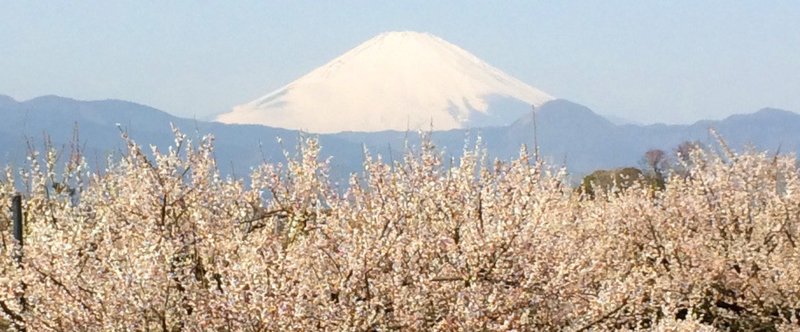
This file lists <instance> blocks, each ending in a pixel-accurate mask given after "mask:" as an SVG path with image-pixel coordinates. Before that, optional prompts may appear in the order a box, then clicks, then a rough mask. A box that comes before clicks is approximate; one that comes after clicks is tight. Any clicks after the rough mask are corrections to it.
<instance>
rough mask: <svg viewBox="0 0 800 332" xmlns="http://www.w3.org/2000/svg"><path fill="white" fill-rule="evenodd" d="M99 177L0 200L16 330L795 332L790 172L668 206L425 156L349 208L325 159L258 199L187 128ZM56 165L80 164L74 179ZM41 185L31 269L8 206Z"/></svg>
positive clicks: (370, 174)
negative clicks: (226, 174) (150, 153)
mask: <svg viewBox="0 0 800 332" xmlns="http://www.w3.org/2000/svg"><path fill="white" fill-rule="evenodd" d="M124 139H125V141H126V142H127V143H128V148H129V150H128V152H127V154H126V155H125V156H124V157H122V158H121V159H120V160H119V161H109V163H110V166H109V167H108V168H107V169H106V170H104V171H103V172H101V173H92V172H90V171H89V170H88V168H87V166H86V163H85V162H84V160H83V159H82V158H81V156H80V153H79V151H73V153H72V154H71V156H70V155H68V154H69V151H64V152H63V153H64V155H63V156H61V158H58V157H59V156H58V155H57V154H58V152H57V151H55V150H47V151H46V153H45V154H44V155H42V156H37V155H33V156H32V158H31V159H30V165H28V166H27V167H24V168H20V169H12V168H8V169H7V171H6V173H7V174H6V179H5V180H3V181H2V182H1V183H0V201H2V202H3V204H5V206H6V207H5V208H4V209H3V213H2V215H1V216H0V217H1V218H2V219H1V220H0V233H2V243H0V245H2V247H0V313H1V314H2V320H3V321H4V323H1V324H6V325H8V326H9V328H12V329H18V330H21V329H27V330H28V331H76V330H80V331H113V330H116V331H123V330H126V331H127V330H137V331H139V330H140V331H145V330H147V331H150V330H154V331H276V330H307V331H313V330H353V331H362V330H375V331H386V330H412V331H413V330H417V331H428V330H442V331H453V330H456V331H457V330H462V331H471V330H512V329H516V330H573V331H581V330H606V329H632V330H635V329H644V330H651V329H654V330H660V331H675V330H704V329H705V330H714V329H722V330H758V329H761V330H767V331H769V330H796V329H798V328H800V325H798V318H800V317H799V316H800V249H798V247H797V246H798V245H800V243H798V242H800V178H798V176H799V175H800V173H798V168H797V162H796V159H795V158H794V157H790V156H777V157H774V156H767V155H765V154H759V153H754V152H748V153H744V154H734V153H727V154H725V153H722V154H715V153H709V152H706V151H702V150H695V151H693V152H692V154H691V156H689V158H686V160H687V161H686V162H685V164H684V165H683V171H682V172H679V173H680V174H678V173H676V175H674V176H672V177H670V178H669V179H668V180H667V183H666V189H665V190H663V191H654V190H653V189H651V188H648V187H644V188H639V187H634V188H629V189H627V190H624V191H615V192H611V193H606V194H603V193H596V195H595V197H594V199H589V198H588V197H585V196H581V195H580V194H577V193H576V191H575V190H573V189H572V188H571V187H569V186H568V185H567V181H566V178H565V176H566V175H565V174H564V173H563V172H562V171H557V170H555V171H551V170H550V169H549V168H547V167H546V166H544V165H541V164H537V163H535V162H533V161H532V160H529V159H528V157H527V156H526V155H527V153H526V152H525V151H524V150H523V151H522V152H521V157H520V158H519V159H517V160H513V161H509V162H490V161H487V160H486V158H485V154H484V152H482V150H481V149H480V148H475V149H466V150H465V152H464V153H463V156H462V157H461V158H460V160H457V161H455V162H451V161H450V160H444V161H443V160H442V155H441V154H440V153H438V152H437V151H436V149H435V148H434V147H433V146H432V145H430V144H429V143H425V144H423V146H422V147H420V148H419V149H418V150H417V151H413V152H409V153H408V154H407V155H406V157H405V159H404V160H402V161H399V162H395V163H394V164H389V163H386V162H383V161H382V160H381V159H380V158H379V157H370V156H369V155H368V154H367V159H366V161H365V163H364V170H363V173H362V174H358V175H354V176H353V177H352V178H351V179H350V183H349V186H347V187H348V189H346V190H341V189H340V187H341V186H336V185H334V184H331V183H330V182H329V180H328V178H327V171H328V164H327V162H324V161H320V159H319V158H318V157H319V150H320V148H319V146H318V145H317V141H315V140H313V139H308V140H304V141H303V143H302V145H301V147H300V150H301V152H300V153H299V155H298V156H296V157H291V156H289V158H288V159H289V162H288V163H287V164H285V165H271V164H264V165H261V166H259V167H257V168H255V169H254V170H253V171H252V174H251V176H250V179H249V181H247V183H248V184H247V185H246V184H245V183H246V182H245V181H243V180H240V179H228V178H222V177H221V176H220V174H219V172H218V171H217V168H216V165H215V163H214V157H213V153H212V152H213V149H212V140H211V139H210V138H205V139H203V140H202V141H201V142H199V144H196V145H195V144H192V142H190V140H188V139H186V137H185V136H184V135H183V134H181V133H179V132H177V131H176V141H175V146H173V147H171V148H170V149H169V150H168V151H156V150H155V149H154V155H155V157H153V158H148V157H146V156H145V154H143V153H142V152H141V150H140V148H139V147H138V146H137V145H136V144H135V143H134V142H133V141H131V140H130V139H128V138H127V137H124ZM57 159H62V160H65V161H66V166H65V167H64V168H63V169H62V168H61V167H62V166H59V165H58V164H57V163H56V160H57ZM15 182H16V183H18V184H20V183H21V184H24V187H25V189H24V190H23V192H24V194H25V198H24V211H25V214H26V231H25V246H24V256H23V258H22V261H21V264H17V263H16V262H15V260H14V242H13V240H12V239H11V237H10V231H9V230H8V225H9V223H10V222H9V221H10V218H11V216H10V212H8V211H9V206H10V202H11V196H12V195H13V193H14V192H15V190H16V189H15V186H14V183H15Z"/></svg>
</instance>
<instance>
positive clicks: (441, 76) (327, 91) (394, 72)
mask: <svg viewBox="0 0 800 332" xmlns="http://www.w3.org/2000/svg"><path fill="white" fill-rule="evenodd" d="M551 99H553V98H552V97H551V96H550V95H548V94H546V93H544V92H542V91H539V90H537V89H536V88H533V87H531V86H529V85H527V84H525V83H523V82H521V81H519V80H517V79H515V78H513V77H511V76H509V75H507V74H505V73H503V72H502V71H500V70H498V69H497V68H494V67H492V66H490V65H489V64H487V63H485V62H483V61H481V60H480V59H478V58H477V57H475V56H474V55H472V54H470V53H469V52H467V51H465V50H463V49H461V48H459V47H458V46H455V45H453V44H450V43H448V42H446V41H444V40H443V39H441V38H439V37H436V36H433V35H430V34H426V33H418V32H387V33H383V34H380V35H378V36H376V37H374V38H372V39H370V40H368V41H366V42H364V43H363V44H361V45H359V46H357V47H356V48H354V49H352V50H350V51H348V52H347V53H345V54H344V55H342V56H340V57H338V58H336V59H334V60H333V61H331V62H329V63H328V64H326V65H324V66H322V67H319V68H317V69H316V70H314V71H312V72H310V73H309V74H307V75H305V76H303V77H301V78H300V79H298V80H296V81H294V82H292V83H290V84H288V85H286V86H284V87H283V88H281V89H278V90H277V91H275V92H272V93H270V94H268V95H266V96H264V97H261V98H258V99H256V100H254V101H252V102H250V103H247V104H244V105H240V106H237V107H235V108H234V109H233V111H232V112H229V113H225V114H222V115H220V116H218V117H217V121H220V122H223V123H241V124H263V125H268V126H274V127H282V128H289V129H301V130H306V131H309V132H314V133H335V132H341V131H367V132H369V131H381V130H408V129H411V130H415V129H420V128H423V129H428V128H429V127H430V126H432V127H433V129H434V130H448V129H455V128H466V127H479V126H499V125H507V124H510V123H512V122H513V121H514V120H516V119H517V118H519V116H520V115H521V113H522V112H528V111H530V105H531V104H533V105H536V106H539V105H541V104H543V103H545V102H547V101H549V100H551ZM492 106H496V107H492Z"/></svg>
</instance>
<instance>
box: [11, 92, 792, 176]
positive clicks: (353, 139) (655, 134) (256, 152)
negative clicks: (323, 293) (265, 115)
mask: <svg viewBox="0 0 800 332" xmlns="http://www.w3.org/2000/svg"><path fill="white" fill-rule="evenodd" d="M536 112H537V113H536V128H537V131H538V132H537V141H538V143H539V146H540V151H541V154H542V156H543V158H544V159H545V160H547V161H549V162H550V163H551V164H556V165H565V166H566V167H567V169H568V170H569V171H570V173H572V174H573V175H575V176H576V177H579V176H582V175H584V174H587V173H589V172H591V171H593V170H596V169H607V168H614V167H622V166H637V165H638V164H639V161H640V160H641V157H642V156H643V154H644V153H645V152H646V151H647V150H649V149H653V148H659V149H663V150H665V151H668V152H670V151H672V149H673V148H674V147H676V146H677V145H678V144H680V143H681V142H683V141H700V142H702V143H711V144H713V143H714V142H713V138H712V137H710V135H709V131H708V129H709V128H715V129H716V130H717V131H718V132H719V133H720V134H721V135H722V136H723V137H725V139H726V140H727V142H728V144H729V145H731V146H732V147H734V148H739V149H741V148H743V147H744V146H745V145H752V146H753V147H754V148H756V149H759V150H769V151H776V150H777V149H778V148H780V150H781V152H797V151H798V148H799V147H800V115H799V114H797V113H793V112H790V111H785V110H779V109H770V108H765V109H762V110H760V111H757V112H755V113H752V114H743V115H733V116H730V117H728V118H726V119H724V120H721V121H699V122H697V123H694V124H692V125H662V124H656V125H645V126H641V125H632V124H627V125H616V124H614V123H612V122H610V121H608V120H607V119H605V118H603V117H602V116H600V115H598V114H596V113H594V112H592V110H590V109H588V108H587V107H584V106H582V105H579V104H576V103H573V102H570V101H566V100H554V101H551V102H548V103H546V104H544V105H542V106H541V107H540V108H538V109H537V111H536ZM0 117H2V121H0V162H2V163H11V164H14V165H21V164H23V163H24V162H25V155H26V151H27V142H31V143H33V144H35V145H38V146H41V143H42V140H43V137H44V136H43V135H45V134H47V135H48V136H49V137H50V139H51V141H52V142H53V143H54V144H55V145H56V146H65V147H66V146H68V144H69V142H70V141H71V140H72V137H73V131H74V129H75V128H78V131H79V135H80V138H79V141H80V143H81V145H82V146H83V149H84V151H85V154H86V156H87V158H88V160H89V163H90V166H92V167H102V165H104V163H105V160H106V158H107V157H108V156H109V155H114V154H118V153H120V152H121V151H123V149H124V144H123V141H122V140H121V139H120V131H119V129H118V127H117V126H118V125H119V127H121V128H123V129H124V130H126V131H127V132H128V133H129V134H130V136H131V137H133V139H134V140H136V141H137V143H139V144H141V145H142V146H148V145H150V144H153V145H156V146H159V147H166V146H169V145H170V144H171V143H172V142H173V136H172V133H171V131H170V123H173V124H174V125H175V126H177V127H178V128H180V129H181V130H182V131H183V132H184V133H187V134H189V136H190V137H192V136H197V137H199V136H202V135H205V134H213V135H214V136H215V138H216V140H215V143H216V144H215V145H216V158H217V163H218V167H219V168H220V170H221V171H222V172H223V173H225V174H233V175H236V176H243V175H246V174H247V173H249V170H250V168H251V167H253V166H255V165H257V164H259V163H261V162H262V161H267V162H281V161H284V155H283V149H284V148H286V149H287V150H288V151H290V152H293V149H294V147H295V146H296V144H297V139H298V137H300V136H301V135H306V136H308V135H310V134H302V133H300V132H297V131H294V130H286V129H280V128H271V127H266V126H260V125H227V124H221V123H216V122H207V121H197V120H192V119H185V118H179V117H175V116H172V115H170V114H168V113H165V112H163V111H160V110H157V109H154V108H152V107H148V106H145V105H140V104H136V103H132V102H127V101H120V100H101V101H79V100H74V99H69V98H64V97H58V96H43V97H38V98H34V99H31V100H28V101H23V102H18V101H16V100H14V99H13V98H10V97H8V96H3V95H0ZM478 136H480V137H481V138H482V140H483V143H484V144H485V146H486V148H487V150H488V151H489V154H490V156H491V157H493V158H494V157H497V158H504V159H505V158H511V157H515V156H517V155H518V153H519V148H520V145H521V144H528V145H529V146H530V145H532V143H533V141H534V133H533V116H532V115H531V114H528V115H525V116H523V117H522V118H520V119H519V120H517V121H516V122H514V123H513V124H511V125H508V126H502V127H486V128H474V129H469V130H449V131H437V132H433V133H432V134H431V137H432V138H433V141H434V143H435V144H436V145H437V146H439V147H440V148H441V149H443V151H445V153H446V154H447V155H455V156H458V155H459V154H460V153H461V151H462V149H463V148H464V146H465V143H467V142H474V141H475V139H476V138H477V137H478ZM278 137H280V138H281V139H282V140H283V144H282V145H279V144H278V143H277V142H276V138H278ZM318 137H319V138H320V142H321V144H322V148H323V150H322V155H323V157H327V156H330V157H332V166H333V177H334V179H338V180H344V179H345V177H346V176H347V175H348V174H349V173H351V172H355V171H358V170H360V168H361V165H362V161H363V149H364V147H366V148H367V149H368V150H370V151H371V152H372V153H376V154H377V153H380V154H382V155H383V156H384V160H390V159H395V160H398V159H399V158H400V157H401V155H402V153H403V151H404V147H405V146H406V142H408V144H410V145H412V146H418V145H419V139H420V138H419V135H418V133H416V132H412V133H406V132H397V131H385V132H371V133H362V132H345V133H338V134H325V135H318ZM469 144H470V146H471V145H472V143H469ZM532 150H533V149H531V151H532Z"/></svg>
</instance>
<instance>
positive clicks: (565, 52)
mask: <svg viewBox="0 0 800 332" xmlns="http://www.w3.org/2000/svg"><path fill="white" fill-rule="evenodd" d="M398 30H412V31H421V32H429V33H432V34H434V35H437V36H439V37H442V38H443V39H445V40H447V41H449V42H451V43H453V44H456V45H459V46H461V47H462V48H464V49H466V50H468V51H470V52H472V53H473V54H475V55H476V56H478V57H479V58H482V59H483V60H485V61H486V62H488V63H490V64H492V65H494V66H495V67H498V68H500V69H501V70H503V71H505V72H507V73H509V74H511V75H512V76H515V77H517V78H519V79H520V80H522V81H524V82H526V83H528V84H530V85H532V86H535V87H537V88H539V89H541V90H543V91H546V92H548V93H550V94H551V95H554V96H556V97H559V98H565V99H569V100H571V101H574V102H578V103H581V104H584V105H586V106H589V107H590V108H592V109H593V110H595V111H596V112H598V113H601V114H610V115H615V116H619V117H624V118H627V119H631V120H634V121H638V122H644V123H652V122H667V123H688V122H693V121H696V120H698V119H702V118H711V119H719V118H722V117H725V116H727V115H729V114H734V113H749V112H753V111H756V110H758V109H760V108H762V107H777V108H784V109H789V110H794V111H800V1H791V0H790V1H685V0H680V1H633V0H631V1H394V2H388V1H188V0H187V1H70V2H67V1H64V2H54V1H3V2H1V3H0V94H5V95H9V96H11V97H14V98H16V99H18V100H26V99H30V98H33V97H36V96H40V95H47V94H56V95H61V96H66V97H71V98H76V99H108V98H115V99H124V100H130V101H134V102H138V103H142V104H147V105H150V106H153V107H156V108H159V109H162V110H165V111H167V112H170V113H172V114H175V115H179V116H185V117H196V118H198V119H208V118H210V117H211V116H213V115H214V114H219V113H222V112H227V111H229V110H230V109H231V107H233V106H235V105H237V104H242V103H245V102H248V101H250V100H253V99H255V98H257V97H260V96H262V95H265V94H267V93H269V92H271V91H273V90H275V89H277V88H280V87H281V86H283V85H285V84H287V83H289V82H291V81H293V80H294V79H296V78H299V77H300V76H302V75H304V74H306V73H308V72H309V71H311V70H312V69H314V68H316V67H318V66H321V65H323V64H325V63H326V62H328V61H329V60H332V59H333V58H335V57H336V56H338V55H341V54H342V53H344V52H346V51H347V50H349V49H351V48H353V47H355V46H356V45H358V44H360V43H361V42H364V41H366V40H368V39H369V38H371V37H373V36H375V35H377V34H379V33H381V32H385V31H398Z"/></svg>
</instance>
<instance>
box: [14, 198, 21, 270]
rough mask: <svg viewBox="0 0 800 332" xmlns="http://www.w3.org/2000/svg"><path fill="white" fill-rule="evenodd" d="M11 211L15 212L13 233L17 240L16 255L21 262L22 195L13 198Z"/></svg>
mask: <svg viewBox="0 0 800 332" xmlns="http://www.w3.org/2000/svg"><path fill="white" fill-rule="evenodd" d="M11 213H12V214H13V218H14V226H13V233H14V240H15V241H16V242H17V243H16V245H15V248H14V251H15V253H14V256H15V258H16V260H17V263H19V262H20V261H21V260H22V245H23V242H22V240H23V239H22V235H23V231H22V227H23V225H22V195H20V194H16V195H14V198H13V199H12V200H11Z"/></svg>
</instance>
